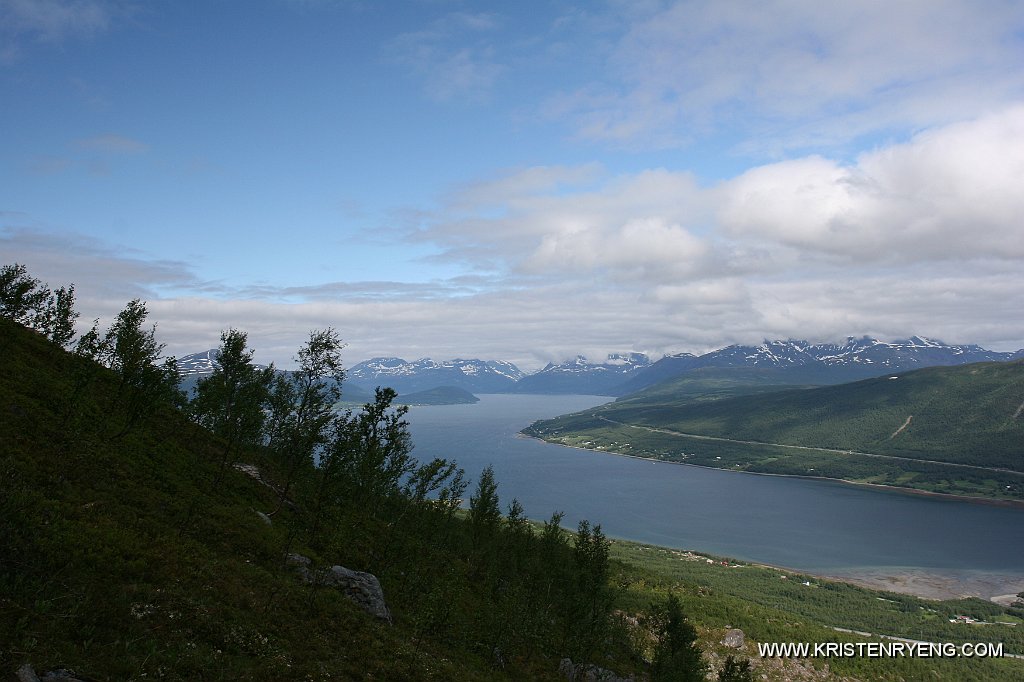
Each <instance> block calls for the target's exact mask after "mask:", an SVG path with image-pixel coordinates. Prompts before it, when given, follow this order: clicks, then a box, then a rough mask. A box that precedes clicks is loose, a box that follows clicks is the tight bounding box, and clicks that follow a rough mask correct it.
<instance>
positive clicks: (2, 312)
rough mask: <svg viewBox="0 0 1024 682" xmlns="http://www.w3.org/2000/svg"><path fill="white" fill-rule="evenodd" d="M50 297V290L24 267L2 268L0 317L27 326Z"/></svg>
mask: <svg viewBox="0 0 1024 682" xmlns="http://www.w3.org/2000/svg"><path fill="white" fill-rule="evenodd" d="M49 295H50V290H49V289H48V288H47V287H46V286H45V285H44V284H43V283H42V282H40V281H39V280H38V279H36V278H34V277H32V276H31V275H29V274H28V269H27V268H26V267H25V266H24V265H22V264H20V263H14V264H13V265H4V266H3V267H0V317H6V318H7V319H8V320H13V321H14V322H17V323H19V324H24V325H26V326H27V325H29V323H30V322H31V321H32V318H33V316H34V315H35V313H36V312H37V311H38V310H39V309H41V308H42V307H43V305H44V303H45V302H46V299H47V297H49Z"/></svg>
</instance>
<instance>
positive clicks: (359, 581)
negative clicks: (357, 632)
mask: <svg viewBox="0 0 1024 682" xmlns="http://www.w3.org/2000/svg"><path fill="white" fill-rule="evenodd" d="M319 579H320V580H321V581H322V582H323V584H324V585H328V586H330V587H333V588H335V589H337V590H339V591H340V592H341V593H342V594H344V595H345V596H346V597H348V598H349V599H351V600H352V601H353V602H355V603H356V604H357V605H358V606H359V607H360V608H361V609H362V610H363V611H366V612H367V613H368V614H370V615H371V616H374V617H375V618H379V619H380V620H384V621H387V622H388V623H390V622H391V612H390V611H389V610H388V605H387V604H386V603H385V602H384V591H383V590H382V589H381V588H380V581H379V580H377V576H375V575H373V574H372V573H364V572H362V571H353V570H352V569H350V568H345V567H344V566H331V568H330V569H328V570H326V571H322V572H321V573H320V575H319Z"/></svg>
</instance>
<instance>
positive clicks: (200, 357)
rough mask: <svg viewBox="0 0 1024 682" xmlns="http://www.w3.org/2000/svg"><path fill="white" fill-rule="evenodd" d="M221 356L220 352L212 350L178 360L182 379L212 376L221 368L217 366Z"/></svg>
mask: <svg viewBox="0 0 1024 682" xmlns="http://www.w3.org/2000/svg"><path fill="white" fill-rule="evenodd" d="M219 354H220V351H219V350H217V349H216V348H211V349H210V350H207V351H203V352H202V353H192V354H191V355H186V356H184V357H181V358H178V359H177V360H178V374H179V375H180V376H182V377H187V376H192V375H196V374H210V373H212V372H213V370H215V369H217V367H219V366H220V365H218V364H217V355H219Z"/></svg>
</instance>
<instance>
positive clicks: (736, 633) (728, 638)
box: [722, 628, 747, 649]
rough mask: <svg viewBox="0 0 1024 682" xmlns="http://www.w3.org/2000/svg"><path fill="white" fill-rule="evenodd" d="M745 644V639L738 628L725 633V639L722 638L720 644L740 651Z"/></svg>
mask: <svg viewBox="0 0 1024 682" xmlns="http://www.w3.org/2000/svg"><path fill="white" fill-rule="evenodd" d="M746 642H747V638H746V636H745V635H744V634H743V630H740V629H739V628H733V629H732V630H728V631H726V633H725V637H723V638H722V644H724V645H725V646H728V647H732V648H733V649H742V648H743V645H744V644H746Z"/></svg>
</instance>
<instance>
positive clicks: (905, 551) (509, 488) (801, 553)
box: [408, 395, 1024, 592]
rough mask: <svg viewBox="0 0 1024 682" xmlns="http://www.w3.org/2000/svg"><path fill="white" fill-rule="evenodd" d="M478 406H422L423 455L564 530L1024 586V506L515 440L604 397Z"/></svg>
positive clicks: (489, 401)
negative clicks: (588, 527) (555, 518)
mask: <svg viewBox="0 0 1024 682" xmlns="http://www.w3.org/2000/svg"><path fill="white" fill-rule="evenodd" d="M480 398H481V400H480V402H479V403H475V404H472V405H449V406H430V407H417V408H413V409H412V410H411V412H410V413H409V417H408V420H409V422H410V431H411V433H412V437H413V442H414V444H415V451H414V455H415V456H416V457H417V458H419V459H420V460H421V461H425V460H428V459H430V458H432V457H447V458H450V459H454V460H456V461H457V462H458V463H459V465H460V466H462V467H463V468H464V469H465V470H466V474H467V476H468V477H470V478H471V479H472V480H473V481H474V482H475V480H476V478H477V476H478V475H479V473H480V471H481V470H483V468H484V467H486V466H487V465H492V466H493V467H494V472H495V476H496V478H497V481H498V483H499V489H498V492H499V495H500V496H501V499H502V505H503V506H507V504H508V502H510V501H511V500H512V498H513V497H515V498H518V500H519V501H520V503H521V504H522V505H523V507H524V508H525V509H526V513H527V515H528V516H530V517H531V518H534V519H539V520H542V519H546V518H549V517H550V515H551V514H552V512H555V511H562V512H564V513H565V519H564V521H563V523H564V525H566V526H568V527H575V525H576V524H577V523H578V522H579V521H580V520H581V519H587V520H589V521H590V522H591V523H594V524H597V523H599V524H601V526H602V529H603V530H604V532H605V533H606V534H607V535H608V536H610V537H617V538H623V539H629V540H635V541H638V542H645V543H651V544H657V545H663V546H667V547H675V548H686V549H691V550H696V551H702V552H707V553H712V554H717V555H720V556H727V557H734V558H737V559H742V560H746V561H752V562H758V563H765V564H770V565H775V566H784V567H788V568H792V569H796V570H800V571H805V572H809V573H815V574H819V575H826V574H827V575H835V576H840V577H842V576H850V577H857V576H864V575H875V576H886V577H887V578H891V576H896V575H900V574H905V575H918V577H919V573H920V572H922V571H923V572H924V573H925V574H927V575H930V576H944V577H946V578H950V579H955V580H958V581H960V582H965V581H966V582H969V581H971V580H973V579H978V580H981V581H982V582H985V576H996V577H997V578H993V580H992V581H991V582H992V583H993V585H998V586H997V587H991V589H990V591H994V592H998V590H999V587H1005V586H1011V587H1012V586H1013V585H1015V584H1018V583H1019V584H1021V585H1024V510H1022V509H1019V508H1007V507H1000V506H994V505H987V504H977V503H970V502H965V501H959V500H948V499H938V498H931V497H924V496H917V495H910V494H906V493H901V492H896V491H887V490H879V489H872V488H867V487H862V486H853V485H847V484H843V483H838V482H831V481H817V480H810V479H798V478H788V477H780V476H761V475H754V474H744V473H739V472H730V471H723V470H717V469H706V468H701V467H693V466H683V465H676V464H669V463H664V462H655V461H650V460H643V459H638V458H632V457H624V456H618V455H614V454H609V453H601V452H594V451H586V450H579V449H575V448H568V447H563V446H559V445H553V444H549V443H544V442H541V441H538V440H534V439H529V438H524V437H522V436H519V435H518V432H519V431H520V430H521V429H522V428H524V427H525V426H527V425H529V424H530V423H532V422H533V421H535V420H537V419H543V418H547V417H553V416H556V415H559V414H565V413H568V412H573V411H577V410H581V409H585V408H587V407H592V406H595V405H599V404H601V403H603V402H607V400H608V398H606V397H603V396H539V395H481V396H480ZM471 491H472V485H471V487H470V492H471ZM467 497H468V493H467ZM1022 589H1024V587H1022Z"/></svg>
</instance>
